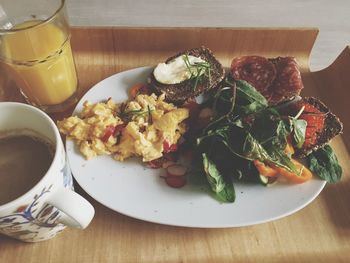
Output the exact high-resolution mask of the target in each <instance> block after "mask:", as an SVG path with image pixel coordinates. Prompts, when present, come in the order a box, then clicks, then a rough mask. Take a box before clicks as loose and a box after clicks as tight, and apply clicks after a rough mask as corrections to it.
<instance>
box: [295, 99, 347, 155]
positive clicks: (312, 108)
mask: <svg viewBox="0 0 350 263" xmlns="http://www.w3.org/2000/svg"><path fill="white" fill-rule="evenodd" d="M298 106H299V107H300V108H301V107H302V106H305V110H304V112H303V114H302V115H301V116H300V118H301V119H303V118H304V119H308V120H309V121H307V122H308V125H307V128H306V140H305V142H304V144H303V146H302V148H301V149H300V150H298V151H296V153H295V155H296V156H298V157H305V156H307V155H308V154H310V153H311V152H313V151H316V150H317V149H319V148H321V147H323V146H324V145H325V144H327V143H328V142H329V141H330V140H331V139H332V138H334V137H335V136H337V135H338V134H340V133H341V132H342V130H343V124H342V123H341V122H340V120H339V118H338V117H337V116H336V115H334V114H333V113H332V112H331V111H330V110H329V109H328V108H327V106H326V105H325V104H324V103H323V102H321V101H320V100H319V99H316V98H313V97H305V98H303V99H302V100H301V101H299V102H298ZM303 116H304V117H303Z"/></svg>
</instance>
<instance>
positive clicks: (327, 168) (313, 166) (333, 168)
mask: <svg viewBox="0 0 350 263" xmlns="http://www.w3.org/2000/svg"><path fill="white" fill-rule="evenodd" d="M308 161H309V168H310V170H311V171H312V172H314V173H315V174H316V175H318V176H319V177H320V178H321V179H323V180H325V181H327V182H328V183H336V182H338V181H339V180H340V179H341V176H342V173H343V170H342V168H341V166H340V165H339V163H338V159H337V156H336V155H335V153H334V152H333V150H332V147H331V146H329V145H325V146H324V147H323V148H320V149H318V150H317V151H316V152H313V153H311V154H309V156H308Z"/></svg>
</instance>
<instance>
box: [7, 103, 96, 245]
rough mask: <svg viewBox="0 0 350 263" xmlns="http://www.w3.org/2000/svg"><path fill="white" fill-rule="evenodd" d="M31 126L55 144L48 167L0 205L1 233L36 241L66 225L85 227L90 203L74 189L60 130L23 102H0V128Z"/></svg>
mask: <svg viewBox="0 0 350 263" xmlns="http://www.w3.org/2000/svg"><path fill="white" fill-rule="evenodd" d="M21 129H26V130H31V131H33V132H35V133H36V134H38V135H40V137H42V138H43V139H46V140H49V141H50V143H51V144H52V145H53V146H54V147H55V151H54V157H53V161H52V163H51V166H50V168H49V170H48V171H47V172H46V174H45V175H44V176H43V177H42V178H41V179H40V181H39V182H38V183H37V184H36V185H35V186H34V187H32V189H30V190H29V191H28V192H26V193H24V194H23V195H22V196H20V197H18V198H17V199H15V200H13V201H11V202H9V203H6V204H3V205H1V206H0V233H2V234H5V235H7V236H10V237H13V238H16V239H19V240H22V241H27V242H36V241H42V240H46V239H49V238H52V237H54V236H55V235H56V234H57V233H59V232H61V231H62V230H63V229H64V228H65V227H66V226H70V227H75V228H81V229H84V228H85V227H87V226H88V224H89V223H90V221H91V220H92V218H93V216H94V213H95V210H94V208H93V206H92V205H91V204H90V203H89V202H88V201H87V200H85V199H84V198H83V197H81V196H80V195H79V194H77V193H76V192H74V191H73V179H72V175H71V172H70V168H69V165H68V162H67V160H66V154H65V150H64V147H63V143H62V140H61V137H60V134H59V131H58V129H57V127H56V125H55V123H54V122H53V121H52V120H51V118H50V117H49V116H48V115H46V113H44V112H43V111H41V110H39V109H37V108H35V107H33V106H29V105H26V104H23V103H16V102H0V132H2V131H5V132H6V131H11V130H21Z"/></svg>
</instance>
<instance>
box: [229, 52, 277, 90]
mask: <svg viewBox="0 0 350 263" xmlns="http://www.w3.org/2000/svg"><path fill="white" fill-rule="evenodd" d="M231 73H232V77H233V78H234V79H236V80H245V81H247V82H248V83H249V84H251V85H253V86H254V87H255V88H256V89H257V90H258V91H259V92H260V93H261V94H262V95H264V96H265V97H266V96H267V95H268V89H269V87H270V86H271V84H272V83H273V81H274V80H275V78H276V68H275V66H274V64H273V63H272V62H271V61H269V60H268V59H266V58H264V57H260V56H243V57H238V58H235V59H233V61H232V63H231Z"/></svg>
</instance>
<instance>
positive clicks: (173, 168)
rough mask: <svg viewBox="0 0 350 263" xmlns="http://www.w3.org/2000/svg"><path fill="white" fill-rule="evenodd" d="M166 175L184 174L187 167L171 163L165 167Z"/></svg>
mask: <svg viewBox="0 0 350 263" xmlns="http://www.w3.org/2000/svg"><path fill="white" fill-rule="evenodd" d="M166 171H167V176H184V175H185V174H186V171H187V168H186V167H185V166H182V165H180V164H173V165H170V166H169V167H167V169H166Z"/></svg>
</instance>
